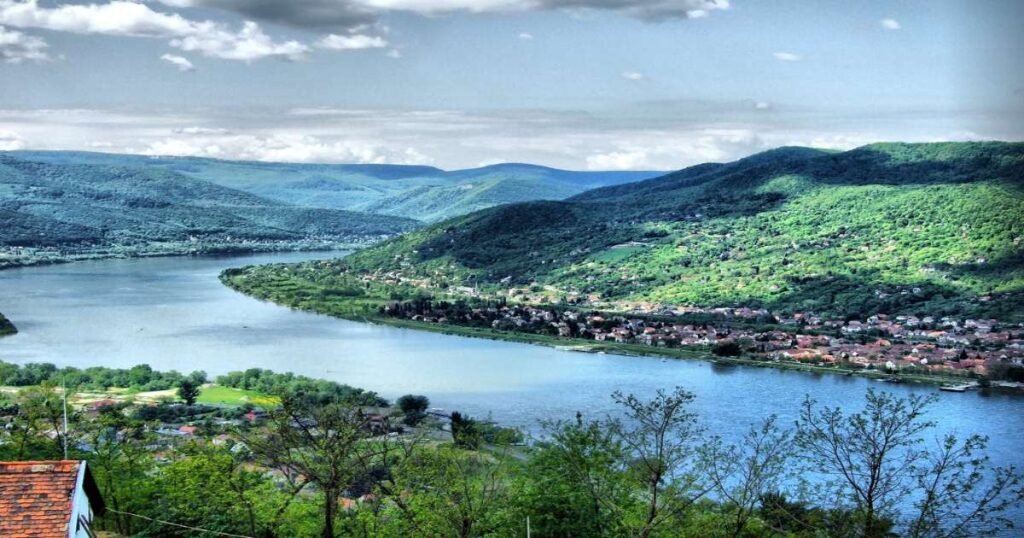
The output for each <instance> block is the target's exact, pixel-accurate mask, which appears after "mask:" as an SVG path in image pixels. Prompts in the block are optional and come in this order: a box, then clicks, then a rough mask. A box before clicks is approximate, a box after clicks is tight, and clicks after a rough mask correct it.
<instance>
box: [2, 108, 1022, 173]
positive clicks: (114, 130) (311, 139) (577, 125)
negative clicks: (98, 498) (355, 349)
mask: <svg viewBox="0 0 1024 538" xmlns="http://www.w3.org/2000/svg"><path fill="white" fill-rule="evenodd" d="M756 103H757V101H755V100H748V101H743V100H737V101H728V100H727V101H710V102H701V101H680V102H662V101H657V102H651V103H648V104H647V105H646V106H644V107H640V106H636V105H631V106H628V107H612V108H608V109H590V110H519V109H516V110H482V111H458V110H435V109H427V110H404V109H359V108H305V109H291V110H282V109H276V108H266V109H249V110H247V109H238V108H229V107H225V108H219V109H206V108H195V109H189V108H178V109H170V110H150V111H140V110H138V109H99V110H88V109H81V110H75V109H58V110H3V109H0V131H4V135H3V136H0V140H2V144H3V145H5V146H11V147H19V148H32V149H53V150H57V149H66V150H88V149H95V147H94V146H92V145H91V144H92V143H93V142H95V141H103V142H104V146H103V147H102V149H103V150H104V151H110V152H115V153H150V154H161V155H198V156H207V157H218V158H222V159H250V160H263V161H272V160H288V161H298V162H302V161H310V162H368V163H430V164H435V163H436V164H437V165H439V166H442V167H444V168H449V169H451V168H462V167H471V166H476V165H477V164H479V163H481V162H492V163H493V162H495V161H516V162H532V163H538V164H544V165H548V166H555V167H560V168H568V169H580V168H591V169H609V168H620V169H629V168H636V169H648V170H673V169H678V168H681V167H684V166H689V165H693V164H698V163H702V162H708V161H717V162H723V161H730V160H734V159H737V158H740V157H744V156H746V155H750V154H751V153H755V152H757V151H762V150H765V149H769V148H773V147H778V146H783V145H800V146H817V147H832V148H840V149H848V148H851V147H854V146H859V145H863V144H866V143H870V142H874V141H879V140H902V141H908V142H920V141H934V140H963V139H978V138H981V139H1002V140H1020V139H1024V124H1021V123H1020V122H1019V121H1018V120H1019V118H1018V117H1016V116H1014V115H1012V114H995V113H983V112H978V111H976V110H966V109H965V110H963V111H960V112H956V111H950V110H948V109H941V110H934V111H928V110H902V109H901V110H892V109H884V110H883V109H868V110H864V109H837V108H834V107H823V108H819V109H815V108H809V107H807V106H803V105H799V104H794V103H790V104H788V105H784V104H777V103H774V102H772V103H771V104H772V106H773V108H772V110H773V111H774V112H771V113H766V112H765V110H763V109H760V110H759V109H758V108H757V104H756ZM776 105H777V106H776ZM9 133H17V134H16V135H14V134H9Z"/></svg>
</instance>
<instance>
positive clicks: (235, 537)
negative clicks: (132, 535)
mask: <svg viewBox="0 0 1024 538" xmlns="http://www.w3.org/2000/svg"><path fill="white" fill-rule="evenodd" d="M107 512H113V513H115V514H122V515H126V516H132V517H137V518H140V519H145V520H147V521H152V522H154V523H160V524H161V525H170V526H172V527H180V528H182V529H188V530H190V531H199V532H208V533H210V534H216V535H217V536H231V537H233V538H253V537H252V536H246V535H244V534H231V533H230V532H220V531H211V530H209V529H203V528H200V527H190V526H188V525H182V524H181V523H172V522H170V521H164V520H162V519H153V518H151V517H146V516H140V515H139V514H133V513H131V512H122V511H120V510H114V509H113V508H107Z"/></svg>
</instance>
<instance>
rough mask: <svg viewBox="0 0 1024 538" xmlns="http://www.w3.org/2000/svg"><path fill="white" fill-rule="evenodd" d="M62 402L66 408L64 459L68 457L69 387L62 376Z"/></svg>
mask: <svg viewBox="0 0 1024 538" xmlns="http://www.w3.org/2000/svg"><path fill="white" fill-rule="evenodd" d="M60 392H61V403H62V406H63V408H64V459H68V389H67V386H66V385H65V384H64V376H60Z"/></svg>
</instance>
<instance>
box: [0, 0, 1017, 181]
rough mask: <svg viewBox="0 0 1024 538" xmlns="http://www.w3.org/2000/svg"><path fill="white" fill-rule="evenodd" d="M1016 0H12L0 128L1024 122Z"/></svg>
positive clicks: (183, 137) (126, 143)
mask: <svg viewBox="0 0 1024 538" xmlns="http://www.w3.org/2000/svg"><path fill="white" fill-rule="evenodd" d="M1022 20H1024V2H1020V1H1018V0H1005V1H1004V0H983V1H977V0H974V1H957V0H926V1H925V0H901V1H880V0H861V1H857V2H850V1H847V0H814V1H810V0H808V1H802V2H801V1H786V0H756V1H755V0H287V1H284V0H147V1H141V0H139V1H127V0H115V1H104V0H94V1H93V2H66V1H61V0H57V1H47V0H0V150H18V149H51V150H57V149H61V150H87V151H102V152H114V153H138V154H151V155H192V156H203V157H214V158H222V159H245V160H263V161H289V162H331V163H392V164H429V165H434V166H438V167H441V168H446V169H455V168H468V167H475V166H480V165H487V164H494V163H498V162H530V163H535V164H542V165H548V166H555V167H560V168H567V169H589V170H627V169H634V170H641V169H646V170H671V169H677V168H682V167H685V166H689V165H693V164H698V163H701V162H708V161H728V160H733V159H736V158H740V157H743V156H746V155H750V154H752V153H756V152H758V151H764V150H766V149H771V148H774V147H778V146H783V145H803V146H815V147H824V148H836V149H848V148H853V147H857V146H860V145H864V144H868V143H872V142H877V141H912V142H916V141H938V140H990V139H998V140H1022V139H1024V69H1021V68H1020V66H1019V65H1018V63H1019V62H1020V58H1022V57H1024V37H1022V34H1024V32H1021V31H1020V28H1021V21H1022Z"/></svg>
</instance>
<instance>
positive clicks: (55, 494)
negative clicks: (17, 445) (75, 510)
mask: <svg viewBox="0 0 1024 538" xmlns="http://www.w3.org/2000/svg"><path fill="white" fill-rule="evenodd" d="M80 465H82V463H81V462H78V461H16V462H0V536H4V537H6V538H29V537H32V538H47V537H51V536H53V537H63V536H67V535H68V522H69V520H70V519H71V502H72V499H74V496H75V487H76V486H77V484H78V472H79V466H80Z"/></svg>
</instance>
